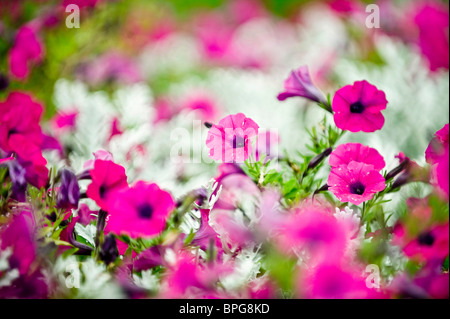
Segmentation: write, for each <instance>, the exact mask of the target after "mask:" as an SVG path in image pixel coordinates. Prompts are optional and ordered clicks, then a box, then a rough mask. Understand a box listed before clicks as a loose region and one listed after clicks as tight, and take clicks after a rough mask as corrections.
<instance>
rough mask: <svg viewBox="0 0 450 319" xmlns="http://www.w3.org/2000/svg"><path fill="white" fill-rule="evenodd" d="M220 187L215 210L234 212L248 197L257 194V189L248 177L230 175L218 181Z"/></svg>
mask: <svg viewBox="0 0 450 319" xmlns="http://www.w3.org/2000/svg"><path fill="white" fill-rule="evenodd" d="M220 186H222V191H221V192H220V196H219V199H218V200H217V202H216V203H215V205H214V208H215V209H225V210H234V209H236V208H237V207H238V206H239V204H240V203H242V202H243V201H244V200H245V199H246V198H248V197H249V196H256V195H258V194H259V189H258V187H257V186H256V184H255V183H254V182H253V181H252V179H251V178H250V177H248V176H247V175H243V174H231V175H228V176H226V177H224V178H223V179H221V181H220V185H219V187H220Z"/></svg>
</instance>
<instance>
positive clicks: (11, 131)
mask: <svg viewBox="0 0 450 319" xmlns="http://www.w3.org/2000/svg"><path fill="white" fill-rule="evenodd" d="M16 133H18V132H17V130H16V129H15V128H12V129H10V130H9V131H8V138H9V137H10V136H11V135H13V134H16Z"/></svg>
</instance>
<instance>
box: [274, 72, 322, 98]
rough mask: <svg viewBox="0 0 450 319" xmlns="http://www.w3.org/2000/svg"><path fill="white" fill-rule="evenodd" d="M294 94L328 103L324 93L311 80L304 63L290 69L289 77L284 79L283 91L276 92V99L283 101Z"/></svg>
mask: <svg viewBox="0 0 450 319" xmlns="http://www.w3.org/2000/svg"><path fill="white" fill-rule="evenodd" d="M294 96H298V97H304V98H306V99H308V100H311V101H314V102H318V103H319V102H320V103H323V104H325V105H327V104H328V102H327V99H326V98H325V95H324V94H323V93H322V91H320V89H319V88H317V87H316V86H315V85H314V83H313V82H312V80H311V76H310V75H309V70H308V67H307V66H306V65H304V66H301V67H300V68H298V69H297V70H293V71H291V73H290V75H289V77H288V78H287V79H286V80H285V81H284V91H283V92H281V93H280V94H278V100H280V101H284V100H286V99H288V98H291V97H294Z"/></svg>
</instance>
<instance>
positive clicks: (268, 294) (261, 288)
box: [248, 276, 278, 299]
mask: <svg viewBox="0 0 450 319" xmlns="http://www.w3.org/2000/svg"><path fill="white" fill-rule="evenodd" d="M277 290H278V289H277V286H276V285H275V284H274V283H273V282H271V281H270V280H269V279H268V277H265V276H264V277H258V278H255V279H254V280H253V281H252V282H250V283H249V285H248V294H249V298H250V299H274V298H277Z"/></svg>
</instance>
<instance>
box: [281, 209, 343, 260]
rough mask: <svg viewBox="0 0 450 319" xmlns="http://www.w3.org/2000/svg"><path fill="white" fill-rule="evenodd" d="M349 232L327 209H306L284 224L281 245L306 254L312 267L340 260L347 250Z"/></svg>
mask: <svg viewBox="0 0 450 319" xmlns="http://www.w3.org/2000/svg"><path fill="white" fill-rule="evenodd" d="M346 238H347V235H346V229H345V228H344V227H343V226H342V225H341V224H340V223H338V221H337V219H336V218H335V217H334V216H333V214H332V213H331V212H330V211H328V210H327V209H326V208H324V207H320V206H305V207H302V208H300V209H297V210H296V211H295V214H294V215H292V216H291V217H290V218H287V219H286V220H285V223H284V225H283V227H281V228H280V234H279V239H280V241H279V242H280V244H281V247H282V248H283V247H284V248H283V249H284V250H286V249H288V250H289V249H293V250H294V252H297V253H299V252H304V253H307V256H308V258H310V260H311V261H310V262H311V263H312V265H314V264H316V263H318V262H323V261H325V260H327V261H329V262H330V263H333V262H337V261H339V260H340V259H341V257H342V255H343V254H344V252H345V249H346V244H347V243H346Z"/></svg>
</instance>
